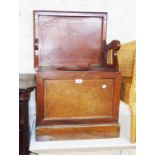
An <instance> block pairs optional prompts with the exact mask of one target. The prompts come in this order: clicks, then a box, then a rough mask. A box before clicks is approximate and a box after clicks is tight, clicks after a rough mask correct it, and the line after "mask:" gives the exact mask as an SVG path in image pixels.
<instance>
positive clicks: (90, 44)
mask: <svg viewBox="0 0 155 155" xmlns="http://www.w3.org/2000/svg"><path fill="white" fill-rule="evenodd" d="M106 22H107V13H105V12H99V13H96V12H59V11H34V51H35V53H34V57H35V59H34V60H35V67H43V66H52V67H63V66H80V67H83V66H84V67H85V66H89V65H92V64H102V63H103V57H104V54H103V51H104V48H105V40H106Z"/></svg>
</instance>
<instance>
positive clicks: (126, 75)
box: [118, 41, 136, 143]
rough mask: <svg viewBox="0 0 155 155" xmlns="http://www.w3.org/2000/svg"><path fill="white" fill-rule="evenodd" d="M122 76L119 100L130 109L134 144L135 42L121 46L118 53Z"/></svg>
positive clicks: (133, 141)
mask: <svg viewBox="0 0 155 155" xmlns="http://www.w3.org/2000/svg"><path fill="white" fill-rule="evenodd" d="M118 62H119V69H120V71H121V75H122V85H121V100H122V101H124V102H125V103H127V104H129V106H130V108H131V142H132V143H135V142H136V41H132V42H129V43H126V44H122V45H121V48H120V50H119V52H118Z"/></svg>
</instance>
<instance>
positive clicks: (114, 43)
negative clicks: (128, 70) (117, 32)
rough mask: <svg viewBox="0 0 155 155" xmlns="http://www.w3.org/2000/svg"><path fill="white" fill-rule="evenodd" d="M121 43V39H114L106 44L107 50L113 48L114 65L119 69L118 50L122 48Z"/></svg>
mask: <svg viewBox="0 0 155 155" xmlns="http://www.w3.org/2000/svg"><path fill="white" fill-rule="evenodd" d="M120 47H121V44H120V41H118V40H113V41H111V42H110V43H109V44H107V45H106V51H108V50H113V55H112V56H113V64H112V66H113V67H114V68H115V69H116V70H118V69H119V66H118V59H117V51H118V50H119V49H120Z"/></svg>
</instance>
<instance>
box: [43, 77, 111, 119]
mask: <svg viewBox="0 0 155 155" xmlns="http://www.w3.org/2000/svg"><path fill="white" fill-rule="evenodd" d="M112 113H113V79H90V80H89V79H85V80H82V79H76V80H44V118H45V119H48V120H52V119H61V118H63V119H64V118H71V119H74V118H75V119H76V118H93V117H95V118H99V117H105V118H106V117H107V118H108V117H112Z"/></svg>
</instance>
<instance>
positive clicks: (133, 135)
mask: <svg viewBox="0 0 155 155" xmlns="http://www.w3.org/2000/svg"><path fill="white" fill-rule="evenodd" d="M130 141H131V143H135V142H136V113H135V112H133V111H131V137H130Z"/></svg>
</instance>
